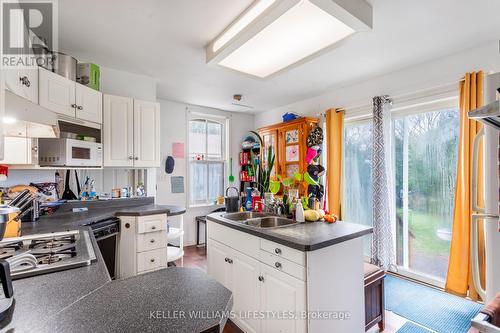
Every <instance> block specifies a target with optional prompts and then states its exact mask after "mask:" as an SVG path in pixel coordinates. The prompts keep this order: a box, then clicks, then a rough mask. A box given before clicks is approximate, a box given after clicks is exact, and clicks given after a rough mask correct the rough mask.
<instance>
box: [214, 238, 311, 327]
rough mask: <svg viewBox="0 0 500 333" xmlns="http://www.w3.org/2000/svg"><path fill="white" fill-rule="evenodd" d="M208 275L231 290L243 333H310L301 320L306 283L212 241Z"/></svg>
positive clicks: (304, 322) (236, 320) (237, 320)
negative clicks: (307, 332)
mask: <svg viewBox="0 0 500 333" xmlns="http://www.w3.org/2000/svg"><path fill="white" fill-rule="evenodd" d="M209 230H210V229H209ZM208 273H209V275H210V276H212V277H213V278H214V279H216V280H217V281H218V282H220V283H221V284H222V285H224V286H225V287H226V288H228V289H229V290H231V291H232V293H233V313H234V314H235V318H234V319H233V320H234V322H235V323H236V325H238V327H239V328H240V329H242V330H243V331H244V332H246V333H261V332H262V333H279V332H283V333H304V332H306V331H307V327H306V325H307V323H306V321H305V320H303V319H301V318H300V316H301V314H302V313H303V311H305V309H306V282H305V281H302V280H299V279H297V278H295V277H293V276H290V275H288V274H286V273H284V272H282V271H280V270H279V268H276V267H272V266H269V265H267V264H265V263H263V262H260V261H258V260H257V259H255V258H252V257H250V256H248V255H246V254H244V253H242V252H239V251H237V250H235V249H232V248H230V247H229V246H226V245H224V244H222V243H220V242H218V241H217V240H214V239H210V238H209V243H208ZM295 316H297V317H295Z"/></svg>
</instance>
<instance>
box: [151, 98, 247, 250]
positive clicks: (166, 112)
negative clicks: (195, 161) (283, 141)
mask: <svg viewBox="0 0 500 333" xmlns="http://www.w3.org/2000/svg"><path fill="white" fill-rule="evenodd" d="M159 102H160V107H161V125H160V133H161V145H160V149H161V159H162V164H161V168H160V169H159V170H157V193H156V202H157V203H158V204H170V205H181V206H184V207H188V206H189V203H188V200H187V198H188V197H187V195H188V188H187V182H186V180H187V177H188V174H187V162H188V159H187V158H184V159H179V158H176V159H175V168H174V172H173V173H172V174H171V175H167V174H166V173H165V171H164V170H165V160H166V158H167V156H169V155H172V143H173V142H183V143H186V142H187V138H186V135H187V113H188V112H189V111H190V112H196V113H203V114H209V115H219V116H225V117H228V118H229V119H230V121H229V122H230V124H229V147H228V148H229V154H230V157H232V158H233V161H234V162H233V164H234V165H233V172H234V176H235V178H236V179H238V174H239V173H238V169H237V168H238V167H237V161H238V160H239V157H238V154H239V149H240V143H241V141H242V139H243V137H244V136H245V134H246V133H247V132H248V131H249V130H252V129H254V116H253V115H247V114H242V113H233V112H224V111H220V110H215V109H211V108H206V107H200V106H193V105H187V104H184V103H178V102H172V101H167V100H159ZM185 148H186V151H185V154H187V146H186V147H185ZM172 176H183V177H184V186H185V193H183V194H173V193H172V192H171V188H170V186H171V185H170V178H171V177H172ZM226 178H227V175H226ZM226 181H227V180H226ZM237 186H238V185H237ZM214 209H215V207H213V206H210V207H196V208H188V210H187V212H186V214H185V215H184V230H185V233H184V244H185V245H192V244H195V243H196V223H195V217H196V216H198V215H206V214H207V213H209V212H211V211H212V210H214ZM203 232H204V229H203V228H202V229H201V230H200V237H201V239H202V240H203V237H204V236H203Z"/></svg>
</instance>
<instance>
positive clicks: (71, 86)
mask: <svg viewBox="0 0 500 333" xmlns="http://www.w3.org/2000/svg"><path fill="white" fill-rule="evenodd" d="M39 78H40V80H39V96H38V98H39V100H40V105H41V106H43V107H45V108H47V109H49V110H52V111H54V112H57V113H60V114H63V115H66V116H70V117H75V115H76V113H75V109H76V104H75V86H76V82H75V81H71V80H69V79H67V78H65V77H64V76H61V75H57V74H55V73H52V72H49V71H48V70H45V69H43V68H39Z"/></svg>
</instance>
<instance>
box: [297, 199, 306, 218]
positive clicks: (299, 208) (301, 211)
mask: <svg viewBox="0 0 500 333" xmlns="http://www.w3.org/2000/svg"><path fill="white" fill-rule="evenodd" d="M295 221H297V222H304V221H305V218H304V207H302V203H301V202H300V201H298V202H297V205H296V206H295Z"/></svg>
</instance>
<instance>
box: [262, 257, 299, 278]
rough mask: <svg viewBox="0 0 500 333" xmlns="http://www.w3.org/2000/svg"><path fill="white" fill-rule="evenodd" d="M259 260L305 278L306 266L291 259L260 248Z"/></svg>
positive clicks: (297, 276)
mask: <svg viewBox="0 0 500 333" xmlns="http://www.w3.org/2000/svg"><path fill="white" fill-rule="evenodd" d="M260 261H261V262H263V263H264V264H266V265H269V266H271V267H273V268H275V269H277V270H279V271H282V272H284V273H287V274H289V275H291V276H293V277H296V278H297V279H299V280H302V281H305V280H306V268H305V267H304V266H301V265H299V264H297V263H295V262H293V261H290V260H286V259H284V258H283V257H279V256H277V255H274V254H271V253H269V252H266V251H262V250H261V251H260Z"/></svg>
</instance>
